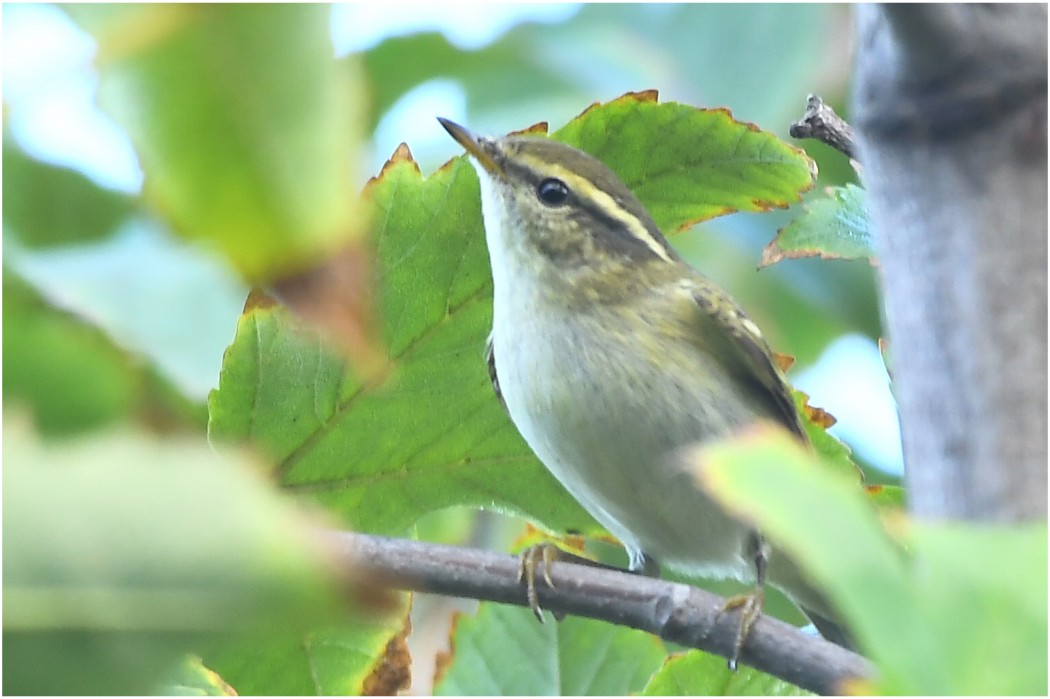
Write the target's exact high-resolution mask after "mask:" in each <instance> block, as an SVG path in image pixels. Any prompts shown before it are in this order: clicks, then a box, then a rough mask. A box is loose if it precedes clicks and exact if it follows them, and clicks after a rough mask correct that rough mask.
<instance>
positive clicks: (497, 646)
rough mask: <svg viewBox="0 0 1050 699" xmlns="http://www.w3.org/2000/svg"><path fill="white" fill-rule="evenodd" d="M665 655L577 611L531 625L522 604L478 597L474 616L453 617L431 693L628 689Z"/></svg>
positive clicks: (649, 641) (653, 643)
mask: <svg viewBox="0 0 1050 699" xmlns="http://www.w3.org/2000/svg"><path fill="white" fill-rule="evenodd" d="M665 655H666V651H665V650H664V646H663V642H662V641H660V639H658V638H656V637H655V636H652V635H650V634H647V633H645V632H642V631H636V630H634V629H628V628H625V627H619V626H613V625H612V624H608V623H606V622H602V621H595V620H593V619H583V618H580V617H568V618H566V619H564V620H563V621H561V622H559V623H557V624H538V623H536V617H534V616H533V614H532V611H531V610H529V609H526V608H524V607H511V606H507V605H498V604H489V603H484V602H483V603H482V604H481V605H480V606H479V607H478V612H477V614H476V615H474V616H458V617H457V619H456V624H455V626H454V631H453V635H452V639H451V651H450V657H449V658H448V660H447V665H446V666H445V671H444V675H443V676H442V677H441V678H440V679H439V680H438V681H437V682H436V683H435V687H434V694H435V695H445V696H449V695H451V696H455V695H481V696H485V695H488V696H501V695H533V696H536V695H547V696H551V695H554V696H558V695H561V696H581V695H587V696H594V695H613V696H618V695H626V694H632V693H635V692H637V691H639V690H640V689H642V687H644V686H645V683H646V682H647V681H648V680H649V677H650V676H651V675H652V674H653V672H654V671H655V670H656V669H657V668H658V667H660V663H661V662H663V660H664V657H665Z"/></svg>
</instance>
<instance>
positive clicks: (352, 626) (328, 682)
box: [205, 594, 411, 696]
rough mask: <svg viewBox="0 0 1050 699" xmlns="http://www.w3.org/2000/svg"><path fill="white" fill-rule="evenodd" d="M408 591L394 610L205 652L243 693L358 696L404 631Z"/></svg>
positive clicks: (271, 634) (254, 637)
mask: <svg viewBox="0 0 1050 699" xmlns="http://www.w3.org/2000/svg"><path fill="white" fill-rule="evenodd" d="M410 599H411V596H410V595H408V594H400V595H398V600H399V604H398V605H397V607H396V608H395V609H388V610H383V611H382V612H379V613H376V612H373V613H371V614H368V615H363V614H362V615H358V616H356V617H355V618H354V619H352V620H351V621H350V622H348V623H343V624H330V623H329V624H319V625H318V626H317V627H316V628H314V629H311V630H309V631H307V632H301V631H298V632H297V631H294V630H292V631H285V632H282V631H276V632H273V631H270V632H267V633H264V634H263V633H255V634H251V635H246V636H243V637H241V638H239V639H237V640H235V641H232V642H230V643H227V644H224V645H223V646H222V647H221V648H216V649H215V650H212V651H210V652H208V653H206V654H205V659H206V661H207V663H208V665H209V666H210V667H213V668H214V669H215V670H216V671H217V672H218V673H219V674H220V675H222V677H223V679H224V680H225V681H226V682H228V683H229V684H230V685H231V686H233V687H234V688H235V689H236V690H237V693H238V694H239V695H241V696H244V695H267V694H268V695H274V694H277V695H310V696H313V695H318V696H321V695H325V696H346V695H353V696H360V695H362V694H364V693H365V691H364V690H365V685H366V681H367V680H368V678H369V677H370V676H371V675H372V673H373V672H375V670H376V668H377V667H378V666H379V665H380V664H382V663H383V661H384V658H385V656H384V653H383V650H384V648H386V647H387V644H389V643H390V642H391V640H392V639H395V638H397V637H399V636H400V635H401V634H403V633H404V632H405V625H406V624H407V623H408V610H409V600H410Z"/></svg>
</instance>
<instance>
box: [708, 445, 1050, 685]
mask: <svg viewBox="0 0 1050 699" xmlns="http://www.w3.org/2000/svg"><path fill="white" fill-rule="evenodd" d="M697 470H698V471H697V472H698V477H699V478H700V479H701V481H702V482H703V484H704V485H705V486H706V487H707V488H708V489H709V491H710V492H711V493H712V495H713V496H715V497H717V499H719V500H720V501H721V502H722V503H723V504H724V505H726V506H727V507H729V508H730V509H731V510H733V511H735V512H737V513H738V514H739V515H740V516H742V517H746V518H747V519H748V520H749V521H753V522H755V524H756V525H757V526H758V527H759V528H761V530H762V531H763V532H764V533H765V534H766V535H767V536H768V537H769V538H770V539H771V541H772V542H773V545H774V546H775V547H782V548H783V549H784V550H785V551H787V552H788V553H789V554H790V555H791V556H792V558H793V559H794V560H795V561H797V562H798V563H799V564H800V565H801V567H802V568H803V569H804V570H805V571H806V572H807V573H808V574H809V576H810V577H811V579H812V580H813V581H814V583H815V584H817V585H819V586H820V587H821V588H822V589H823V590H825V592H826V593H827V595H828V597H829V599H830V600H831V601H832V602H833V603H834V605H835V606H836V608H837V609H839V610H840V611H841V613H842V616H843V617H844V619H845V620H846V622H847V623H848V625H849V627H850V628H851V630H852V631H853V633H854V635H855V637H856V638H857V640H858V642H859V644H860V646H861V649H862V651H864V653H865V654H866V655H868V656H869V657H870V658H871V659H872V660H873V661H874V662H875V664H876V666H877V667H878V669H879V679H878V684H877V685H874V686H872V687H868V688H866V691H879V692H885V693H892V694H919V695H955V694H982V695H983V694H1035V695H1042V694H1045V693H1046V688H1047V674H1046V669H1047V661H1046V658H1047V640H1046V639H1047V628H1048V627H1047V600H1046V586H1047V574H1046V570H1047V530H1046V524H1045V523H1038V524H1034V525H1025V526H1014V527H1008V526H1002V525H976V524H961V523H952V524H920V523H912V522H909V521H908V520H906V519H905V518H904V517H903V515H897V516H896V517H891V518H889V519H888V521H889V522H890V523H892V524H894V531H897V532H900V534H901V539H902V540H903V544H902V542H899V541H896V540H894V539H893V538H891V537H890V535H889V534H888V533H887V531H886V530H885V529H884V527H883V524H882V522H881V521H880V519H879V516H878V514H877V513H876V510H875V508H874V507H873V506H872V504H871V502H870V501H869V500H868V499H867V498H866V497H865V495H864V491H863V489H862V488H859V487H857V485H856V483H855V481H853V480H852V479H850V478H849V477H847V476H845V475H843V474H841V473H837V472H833V471H829V470H827V469H824V468H821V467H820V465H819V464H817V463H815V462H814V460H813V459H812V457H811V456H810V455H809V454H807V452H806V451H805V450H803V449H801V448H800V447H799V446H798V445H797V444H795V443H794V442H793V441H791V440H790V439H789V438H788V437H787V436H786V435H782V434H779V433H774V432H772V431H770V432H766V433H759V434H752V435H749V436H748V437H746V438H743V439H741V440H737V441H735V442H726V443H723V444H721V445H713V446H710V447H708V448H706V449H703V450H701V451H700V452H699V453H698V455H697ZM989 668H995V671H994V672H989V671H988V670H989Z"/></svg>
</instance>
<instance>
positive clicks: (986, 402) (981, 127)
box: [852, 5, 1047, 521]
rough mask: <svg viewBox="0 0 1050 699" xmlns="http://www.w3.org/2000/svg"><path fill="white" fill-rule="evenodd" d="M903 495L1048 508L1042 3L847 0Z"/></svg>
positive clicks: (1039, 513)
mask: <svg viewBox="0 0 1050 699" xmlns="http://www.w3.org/2000/svg"><path fill="white" fill-rule="evenodd" d="M856 10H857V21H858V35H859V45H858V56H857V67H856V68H857V69H856V76H855V83H854V94H853V110H852V113H853V120H854V125H855V126H856V128H857V132H858V133H857V135H858V145H859V148H860V155H859V159H860V162H861V163H862V165H863V168H864V170H863V175H864V180H865V185H866V186H867V189H868V191H869V194H870V198H869V201H870V206H871V213H872V220H873V224H874V227H875V231H876V248H877V251H878V255H879V260H880V262H881V269H882V276H883V288H884V299H885V321H886V327H887V329H888V337H889V341H890V344H889V352H890V364H891V372H892V375H893V382H894V393H895V395H896V398H897V403H898V406H899V410H900V416H901V427H902V433H903V438H904V456H905V465H906V481H907V486H908V489H909V490H908V493H909V506H910V508H911V510H912V512H913V513H915V514H917V515H920V516H926V517H950V518H964V519H978V520H997V521H1018V520H1026V519H1034V518H1045V517H1046V514H1047V393H1046V390H1047V283H1046V271H1047V102H1046V98H1047V63H1046V56H1047V8H1046V6H1045V5H988V6H982V5H892V6H865V5H861V6H858V7H857V8H856Z"/></svg>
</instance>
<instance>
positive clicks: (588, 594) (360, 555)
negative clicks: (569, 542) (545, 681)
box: [326, 532, 873, 694]
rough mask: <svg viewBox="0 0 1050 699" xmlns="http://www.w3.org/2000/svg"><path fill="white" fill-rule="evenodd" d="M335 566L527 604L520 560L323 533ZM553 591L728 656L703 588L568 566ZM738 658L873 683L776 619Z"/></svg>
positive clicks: (761, 627) (609, 617) (831, 690)
mask: <svg viewBox="0 0 1050 699" xmlns="http://www.w3.org/2000/svg"><path fill="white" fill-rule="evenodd" d="M326 538H327V539H328V540H329V541H330V545H331V546H332V549H333V551H334V554H335V556H336V558H337V560H338V563H339V565H340V566H343V567H345V569H346V570H348V571H352V572H353V573H354V575H355V576H357V577H358V578H363V579H365V580H368V581H369V582H376V583H378V584H382V585H385V586H389V587H394V588H397V589H405V590H414V591H417V592H431V593H436V594H443V595H451V596H455V597H467V598H472V599H480V600H489V601H493V602H502V603H505V604H516V605H521V606H524V605H525V604H526V601H525V590H524V588H523V587H522V585H521V583H520V582H519V581H518V566H519V562H518V559H517V558H515V557H514V556H509V555H505V554H496V553H490V552H487V551H481V550H477V549H467V548H461V547H456V546H446V545H441V544H430V543H423V542H418V541H408V540H404V539H390V538H385V537H379V536H368V535H364V534H353V533H348V532H328V533H326ZM551 577H552V580H553V582H554V586H555V587H554V588H553V589H552V588H550V587H549V586H547V585H539V586H538V588H539V589H538V591H539V597H540V602H541V603H542V605H543V607H544V608H545V609H547V610H549V611H551V612H556V613H568V614H575V615H578V616H584V617H590V618H592V619H601V620H604V621H608V622H611V623H614V624H621V625H624V626H629V627H632V628H636V629H641V630H643V631H648V632H650V633H653V634H656V635H657V636H659V637H661V638H663V639H664V640H667V641H672V642H675V643H679V644H682V645H686V646H690V647H693V648H699V649H701V650H704V651H707V652H710V653H717V654H719V655H721V656H723V657H727V656H728V654H729V653H730V652H731V650H732V646H733V640H734V636H735V634H736V630H737V623H738V620H737V618H736V615H735V614H733V613H725V612H723V611H722V609H723V605H724V603H725V600H724V599H722V598H720V597H718V596H717V595H713V594H711V593H709V592H705V591H703V590H700V589H697V588H695V587H691V586H689V585H683V584H680V583H672V582H666V581H663V580H657V579H654V578H647V577H643V576H639V575H634V574H631V573H627V572H621V571H615V570H606V569H602V568H594V567H590V566H582V565H578V564H574V563H568V562H559V563H557V564H556V565H554V566H553V568H552V571H551ZM740 660H741V662H743V663H745V664H747V665H750V666H752V667H754V668H757V669H759V670H762V671H763V672H767V673H769V674H771V675H774V676H776V677H779V678H781V679H783V680H786V681H788V682H791V683H793V684H796V685H798V686H800V687H803V688H805V689H808V690H810V691H813V692H818V693H821V694H841V693H843V691H844V687H845V685H844V683H845V682H846V681H848V680H855V679H860V678H871V677H872V676H873V669H872V667H871V665H870V664H869V663H868V661H867V660H865V659H864V658H862V657H861V656H859V655H857V654H855V653H852V652H850V651H848V650H846V649H844V648H841V647H839V646H836V645H834V644H832V643H829V642H828V641H825V640H824V639H822V638H819V637H817V636H812V635H809V634H806V633H803V632H802V631H800V630H799V629H797V628H795V627H794V626H791V625H790V624H786V623H784V622H782V621H779V620H777V619H773V618H771V617H767V616H763V617H761V618H760V619H759V620H758V622H756V624H755V626H754V628H753V629H752V631H751V634H750V636H749V637H748V640H747V642H746V643H745V644H744V648H743V651H742V653H741V655H740Z"/></svg>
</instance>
